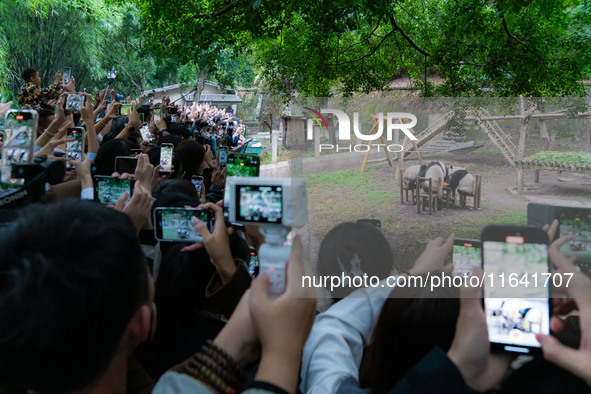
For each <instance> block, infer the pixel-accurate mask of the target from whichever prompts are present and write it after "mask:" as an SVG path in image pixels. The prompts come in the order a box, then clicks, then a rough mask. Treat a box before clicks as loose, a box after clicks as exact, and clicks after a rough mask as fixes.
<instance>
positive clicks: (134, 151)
mask: <svg viewBox="0 0 591 394" xmlns="http://www.w3.org/2000/svg"><path fill="white" fill-rule="evenodd" d="M141 154H142V150H141V149H130V150H129V156H130V157H137V156H139V155H141Z"/></svg>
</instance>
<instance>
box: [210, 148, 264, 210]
mask: <svg viewBox="0 0 591 394" xmlns="http://www.w3.org/2000/svg"><path fill="white" fill-rule="evenodd" d="M219 155H220V156H221V155H222V150H221V148H220V153H219ZM218 162H219V160H218ZM260 166H261V159H260V158H259V156H258V155H257V154H256V153H229V154H228V159H227V162H226V187H225V188H224V218H226V220H227V219H228V218H229V217H230V213H229V212H230V211H229V209H230V189H229V187H228V181H227V179H228V177H230V176H246V177H257V176H259V169H260Z"/></svg>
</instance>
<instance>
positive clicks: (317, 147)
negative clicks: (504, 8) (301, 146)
mask: <svg viewBox="0 0 591 394" xmlns="http://www.w3.org/2000/svg"><path fill="white" fill-rule="evenodd" d="M312 130H313V133H314V157H319V156H320V132H321V131H322V129H320V130H316V127H314V126H312Z"/></svg>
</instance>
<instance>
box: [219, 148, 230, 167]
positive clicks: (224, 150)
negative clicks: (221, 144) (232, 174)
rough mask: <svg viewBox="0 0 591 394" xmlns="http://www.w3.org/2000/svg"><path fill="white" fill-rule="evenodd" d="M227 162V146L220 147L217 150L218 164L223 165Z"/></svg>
mask: <svg viewBox="0 0 591 394" xmlns="http://www.w3.org/2000/svg"><path fill="white" fill-rule="evenodd" d="M227 163H228V148H227V147H225V148H220V150H219V152H218V166H219V167H225V166H226V164H227Z"/></svg>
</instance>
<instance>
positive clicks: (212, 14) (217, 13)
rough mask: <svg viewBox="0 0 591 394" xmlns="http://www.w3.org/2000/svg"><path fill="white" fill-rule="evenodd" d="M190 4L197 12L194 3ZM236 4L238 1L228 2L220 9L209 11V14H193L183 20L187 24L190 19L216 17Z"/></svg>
mask: <svg viewBox="0 0 591 394" xmlns="http://www.w3.org/2000/svg"><path fill="white" fill-rule="evenodd" d="M191 5H192V6H193V7H194V8H195V11H197V12H199V10H198V9H197V7H196V6H195V4H193V3H191ZM237 5H238V1H234V2H232V3H230V4H228V5H227V6H226V7H224V8H222V9H221V10H218V11H215V12H212V13H209V14H195V15H193V16H191V17H189V18H187V19H185V20H184V21H183V23H184V24H187V23H188V22H189V21H190V20H191V19H213V18H216V17H218V16H220V15H223V14H225V13H226V12H229V11H231V10H232V9H234V7H236V6H237Z"/></svg>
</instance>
